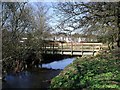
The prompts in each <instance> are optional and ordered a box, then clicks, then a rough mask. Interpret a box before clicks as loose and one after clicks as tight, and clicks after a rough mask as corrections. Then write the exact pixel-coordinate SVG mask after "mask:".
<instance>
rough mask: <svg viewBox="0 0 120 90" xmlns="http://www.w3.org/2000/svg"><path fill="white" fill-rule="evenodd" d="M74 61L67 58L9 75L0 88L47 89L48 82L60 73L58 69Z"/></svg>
mask: <svg viewBox="0 0 120 90" xmlns="http://www.w3.org/2000/svg"><path fill="white" fill-rule="evenodd" d="M74 59H75V58H68V59H64V60H61V61H54V62H52V63H49V64H43V67H44V68H32V69H30V70H26V71H23V72H20V73H17V74H9V75H7V76H6V78H5V79H6V82H3V83H2V87H3V89H4V88H26V89H27V88H48V87H49V85H50V80H51V79H52V78H53V77H55V76H56V75H58V74H59V73H60V71H61V70H60V69H64V67H66V66H67V65H68V64H70V63H72V62H73V60H74ZM45 68H46V69H45ZM47 68H52V69H47ZM58 69H59V70H58ZM33 90H34V89H33Z"/></svg>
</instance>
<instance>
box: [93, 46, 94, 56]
mask: <svg viewBox="0 0 120 90" xmlns="http://www.w3.org/2000/svg"><path fill="white" fill-rule="evenodd" d="M93 56H94V44H93Z"/></svg>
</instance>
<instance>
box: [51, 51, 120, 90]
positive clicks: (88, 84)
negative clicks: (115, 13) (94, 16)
mask: <svg viewBox="0 0 120 90" xmlns="http://www.w3.org/2000/svg"><path fill="white" fill-rule="evenodd" d="M50 87H51V88H81V89H85V88H86V89H96V88H100V89H105V88H115V89H120V60H119V59H118V58H117V57H115V56H114V55H112V54H111V53H102V54H100V55H98V56H95V57H92V56H91V57H81V58H77V59H76V60H75V61H74V62H73V63H72V64H70V65H68V66H67V67H66V68H65V69H64V70H63V71H62V72H61V73H60V74H59V75H58V76H56V77H55V78H53V79H52V81H51V86H50Z"/></svg>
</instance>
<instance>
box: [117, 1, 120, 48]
mask: <svg viewBox="0 0 120 90" xmlns="http://www.w3.org/2000/svg"><path fill="white" fill-rule="evenodd" d="M119 7H120V2H118V7H117V26H118V40H117V46H118V47H119V48H120V9H119Z"/></svg>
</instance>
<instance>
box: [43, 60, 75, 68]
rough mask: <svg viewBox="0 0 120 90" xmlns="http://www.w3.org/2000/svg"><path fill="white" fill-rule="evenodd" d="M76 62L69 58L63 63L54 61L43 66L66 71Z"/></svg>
mask: <svg viewBox="0 0 120 90" xmlns="http://www.w3.org/2000/svg"><path fill="white" fill-rule="evenodd" d="M74 60H75V58H67V59H64V60H61V61H54V62H51V63H48V64H43V65H42V67H44V68H51V69H64V68H65V67H66V66H67V65H68V64H70V63H72V62H73V61H74Z"/></svg>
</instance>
